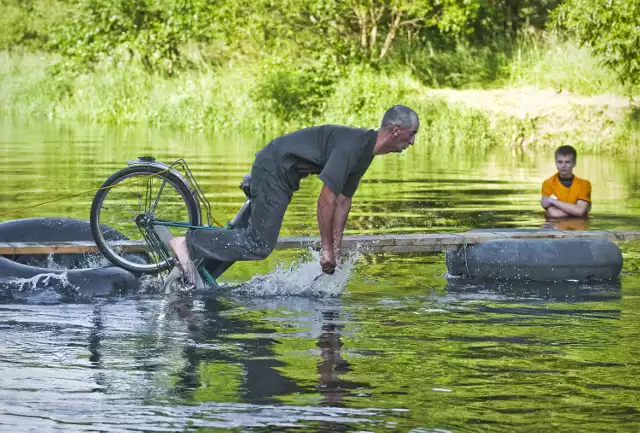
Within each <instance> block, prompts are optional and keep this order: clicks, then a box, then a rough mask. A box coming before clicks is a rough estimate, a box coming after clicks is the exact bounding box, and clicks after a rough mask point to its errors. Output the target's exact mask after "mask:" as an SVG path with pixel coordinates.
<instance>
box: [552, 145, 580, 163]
mask: <svg viewBox="0 0 640 433" xmlns="http://www.w3.org/2000/svg"><path fill="white" fill-rule="evenodd" d="M558 155H571V156H573V160H574V161H576V160H577V158H578V152H576V149H575V148H574V147H573V146H568V145H567V146H560V147H558V148H557V149H556V153H555V155H554V156H555V157H556V158H557V157H558Z"/></svg>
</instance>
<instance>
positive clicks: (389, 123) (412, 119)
mask: <svg viewBox="0 0 640 433" xmlns="http://www.w3.org/2000/svg"><path fill="white" fill-rule="evenodd" d="M417 124H418V115H417V114H416V112H415V111H413V110H412V109H411V108H409V107H407V106H405V105H394V106H393V107H391V108H389V109H388V110H387V112H386V113H384V116H382V122H381V123H380V128H383V129H389V128H393V127H394V126H399V127H400V128H403V129H410V128H413V127H415V125H417Z"/></svg>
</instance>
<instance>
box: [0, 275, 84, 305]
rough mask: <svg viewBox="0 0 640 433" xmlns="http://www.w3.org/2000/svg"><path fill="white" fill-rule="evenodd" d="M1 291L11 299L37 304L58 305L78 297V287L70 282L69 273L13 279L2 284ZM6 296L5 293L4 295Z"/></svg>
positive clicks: (0, 285)
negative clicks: (64, 300) (60, 302)
mask: <svg viewBox="0 0 640 433" xmlns="http://www.w3.org/2000/svg"><path fill="white" fill-rule="evenodd" d="M0 289H2V290H6V293H10V294H11V295H10V298H11V299H14V300H22V301H27V302H31V303H37V304H48V303H57V302H59V301H61V300H63V299H74V298H76V297H77V296H78V294H79V290H78V287H76V286H74V285H73V284H71V282H69V278H68V277H67V273H66V272H63V273H60V274H55V273H47V274H39V275H34V276H33V277H30V278H12V279H9V280H5V281H3V282H2V283H1V284H0ZM2 295H5V293H2Z"/></svg>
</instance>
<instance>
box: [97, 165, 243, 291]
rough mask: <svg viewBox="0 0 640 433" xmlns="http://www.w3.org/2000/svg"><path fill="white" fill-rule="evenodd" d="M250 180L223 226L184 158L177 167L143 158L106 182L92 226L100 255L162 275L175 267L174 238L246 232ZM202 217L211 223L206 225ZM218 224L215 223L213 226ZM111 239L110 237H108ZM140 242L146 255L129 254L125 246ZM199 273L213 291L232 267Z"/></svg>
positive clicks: (207, 267)
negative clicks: (196, 233)
mask: <svg viewBox="0 0 640 433" xmlns="http://www.w3.org/2000/svg"><path fill="white" fill-rule="evenodd" d="M250 179H251V175H249V174H247V175H245V176H244V178H243V179H242V181H241V183H240V188H241V189H242V190H243V191H244V193H245V196H246V199H245V202H244V204H243V205H242V207H241V208H240V210H239V212H238V213H237V214H236V216H235V217H234V218H233V219H232V220H231V221H229V222H228V223H227V224H226V225H225V226H221V225H220V224H219V223H217V221H215V219H214V218H213V216H212V214H211V205H210V203H209V201H208V200H207V198H206V197H205V195H204V193H203V192H202V189H201V188H200V185H199V184H198V182H197V181H196V179H195V177H194V176H193V173H192V172H191V169H190V168H189V166H188V165H187V163H186V161H185V160H184V159H178V160H176V161H175V162H173V163H172V164H165V163H163V162H159V161H156V159H155V158H153V157H151V156H141V157H138V159H136V160H130V161H127V167H125V168H123V169H121V170H119V171H117V172H116V173H114V174H112V175H111V176H110V177H109V178H107V179H106V180H105V181H104V182H103V183H102V185H101V187H100V189H99V190H98V192H97V193H96V195H95V197H94V199H93V202H92V204H91V216H90V224H91V231H92V234H93V238H94V240H95V242H96V245H97V246H98V249H99V250H100V252H101V253H102V254H103V255H104V256H105V257H106V258H107V259H108V260H109V261H110V262H111V263H113V264H114V265H115V266H118V267H121V268H123V269H126V270H128V271H130V272H133V273H135V274H158V273H161V272H164V271H167V270H169V269H171V268H173V267H174V265H175V261H174V258H173V255H172V253H171V251H170V250H169V247H168V242H169V240H170V239H171V238H172V237H177V236H184V234H185V233H186V231H187V230H189V229H196V228H197V229H208V230H225V229H231V228H243V227H247V224H248V221H249V217H250V215H251V197H250V190H249V188H250ZM203 216H205V217H206V221H205V222H206V223H205V224H202V220H203ZM214 223H216V224H214ZM107 234H108V236H107ZM124 240H127V241H131V240H134V241H138V242H139V243H140V244H141V246H142V247H143V248H142V249H143V250H146V252H144V253H139V252H127V251H126V250H124V249H123V248H122V241H124ZM195 264H196V268H197V269H198V273H199V275H200V277H201V279H202V280H203V281H204V282H205V284H206V285H207V286H209V287H210V288H215V287H217V282H216V279H217V278H218V277H219V276H220V275H222V273H223V272H225V271H226V270H227V269H228V268H229V267H230V266H231V265H232V264H233V262H219V261H211V260H208V261H206V262H205V261H202V260H198V261H197V262H196V263H195Z"/></svg>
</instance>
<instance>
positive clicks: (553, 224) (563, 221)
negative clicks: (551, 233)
mask: <svg viewBox="0 0 640 433" xmlns="http://www.w3.org/2000/svg"><path fill="white" fill-rule="evenodd" d="M590 227H591V224H590V219H589V218H558V219H552V218H548V219H547V221H546V222H545V223H544V224H542V225H541V226H540V228H543V229H557V230H577V231H580V230H589V228H590Z"/></svg>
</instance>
